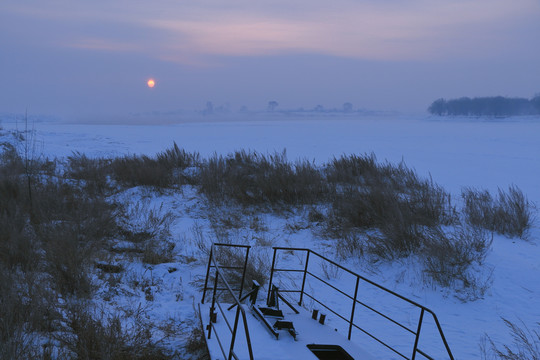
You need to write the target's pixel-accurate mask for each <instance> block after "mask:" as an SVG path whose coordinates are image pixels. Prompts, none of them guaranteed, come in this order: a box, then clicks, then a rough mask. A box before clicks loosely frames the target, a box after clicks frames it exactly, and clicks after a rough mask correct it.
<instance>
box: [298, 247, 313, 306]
mask: <svg viewBox="0 0 540 360" xmlns="http://www.w3.org/2000/svg"><path fill="white" fill-rule="evenodd" d="M306 251H307V255H306V266H305V268H304V278H303V279H302V289H301V290H300V301H298V305H300V306H302V299H303V298H304V286H305V285H306V275H307V269H308V263H309V254H310V253H311V250H309V249H307V250H306Z"/></svg>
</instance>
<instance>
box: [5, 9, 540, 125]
mask: <svg viewBox="0 0 540 360" xmlns="http://www.w3.org/2000/svg"><path fill="white" fill-rule="evenodd" d="M539 34H540V1H539V0H444V1H443V0H332V1H321V0H309V1H308V0H296V1H293V2H291V1H284V0H271V1H269V0H258V1H253V0H250V1H247V0H230V1H223V0H197V1H186V0H184V1H179V0H153V1H141V0H93V1H81V0H48V1H42V0H28V1H20V0H18V1H15V0H2V1H1V2H0V79H1V84H2V85H1V86H0V113H2V112H4V113H5V112H11V113H24V112H25V111H26V110H28V112H29V113H34V114H36V113H39V114H50V115H58V116H66V117H72V118H78V117H80V118H83V117H89V116H97V117H99V116H111V115H120V114H134V113H141V112H142V113H145V112H153V111H159V112H168V111H169V112H170V111H178V110H186V111H193V110H202V109H203V108H204V107H205V105H206V103H207V102H208V101H211V102H212V103H213V104H214V106H215V107H217V106H226V107H228V108H229V109H231V110H232V111H236V110H238V109H240V108H241V107H242V106H245V107H247V108H248V109H249V110H264V109H266V107H267V104H268V102H269V101H272V100H274V101H277V102H278V104H279V106H278V108H279V109H296V108H305V109H311V108H313V107H315V106H316V105H323V106H324V107H325V108H341V107H342V105H343V103H345V102H350V103H352V104H353V107H354V108H355V109H371V110H394V111H400V112H405V113H423V112H424V113H425V111H426V108H427V107H428V106H429V104H430V103H431V102H432V101H433V100H435V99H437V98H441V97H443V98H456V97H461V96H470V97H474V96H495V95H503V96H511V97H526V98H530V97H532V96H534V95H535V94H537V93H539V92H540V67H539V66H538V64H540V45H539V44H540V43H539V41H538V36H539ZM150 78H153V79H154V80H155V83H156V85H155V87H154V88H149V87H148V86H147V81H148V79H150Z"/></svg>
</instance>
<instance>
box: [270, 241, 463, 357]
mask: <svg viewBox="0 0 540 360" xmlns="http://www.w3.org/2000/svg"><path fill="white" fill-rule="evenodd" d="M273 249H274V256H273V259H272V270H271V272H270V281H269V284H268V289H269V290H268V297H270V289H272V281H273V280H274V273H275V272H299V273H302V286H301V289H299V290H290V289H280V292H287V293H300V299H299V301H298V304H299V305H300V306H301V305H302V301H303V299H304V296H307V297H309V298H310V299H312V300H313V301H315V302H316V303H318V304H319V305H320V306H323V307H324V308H326V309H327V310H328V311H330V312H332V313H333V314H334V315H336V316H338V317H339V318H341V319H342V320H344V321H346V322H347V323H348V324H349V328H348V339H349V340H350V339H351V336H352V330H353V328H355V329H358V330H360V331H361V332H362V333H364V334H366V335H367V336H369V337H370V338H372V339H374V340H376V341H377V342H378V343H380V344H382V345H384V346H385V347H386V348H388V349H390V350H392V351H393V352H394V353H396V354H397V355H399V356H401V357H402V358H404V359H407V360H415V359H416V355H417V354H420V355H422V356H424V357H425V358H426V359H430V360H433V357H431V356H430V355H428V354H427V353H426V352H424V351H422V350H421V349H420V348H419V347H418V345H419V340H420V331H421V330H422V324H423V322H424V315H425V314H426V313H428V314H430V315H431V316H432V317H433V320H434V322H435V324H436V326H437V329H438V331H439V335H440V337H441V340H442V342H443V343H444V346H445V348H446V352H447V354H448V356H449V357H450V359H451V360H454V356H453V355H452V351H451V350H450V347H449V345H448V342H447V341H446V338H445V336H444V333H443V331H442V328H441V325H440V323H439V320H438V318H437V316H436V315H435V313H434V312H433V311H431V310H430V309H428V308H426V307H425V306H423V305H420V304H418V303H416V302H415V301H412V300H410V299H408V298H406V297H404V296H402V295H400V294H398V293H396V292H394V291H392V290H389V289H387V288H385V287H383V286H381V285H379V284H377V283H375V282H373V281H371V280H369V279H366V278H365V277H363V276H361V275H359V274H357V273H355V272H353V271H351V270H349V269H347V268H345V267H343V266H341V265H339V264H338V263H336V262H334V261H332V260H330V259H328V258H326V257H325V256H323V255H320V254H318V253H316V252H314V251H312V250H310V249H305V248H288V247H274V248H273ZM278 251H303V252H306V258H305V266H304V269H303V270H302V269H286V268H283V269H276V267H275V266H276V256H277V252H278ZM310 255H314V256H317V257H319V258H320V259H321V260H323V261H326V262H328V263H330V264H332V265H333V266H336V267H338V268H339V269H341V270H343V271H345V272H347V273H349V274H351V275H352V276H354V277H355V278H356V285H355V288H354V295H353V296H351V295H350V294H347V293H346V292H344V291H342V290H340V289H338V288H337V287H335V286H333V285H332V284H330V283H329V282H327V281H325V280H324V279H322V278H321V277H319V276H317V275H316V274H314V273H313V272H311V271H309V267H308V266H309V260H310ZM308 276H310V277H313V278H314V279H316V280H318V281H320V282H322V283H323V284H325V285H327V286H328V287H330V288H332V289H333V290H335V291H337V292H339V293H341V294H342V295H344V296H346V297H347V298H349V299H350V300H352V306H351V312H350V317H348V318H347V317H345V316H344V315H342V314H339V313H337V312H336V311H334V310H333V309H332V308H330V307H329V306H327V305H326V304H324V303H323V302H322V301H320V300H319V299H317V298H316V297H315V296H314V295H312V294H309V293H308V292H306V290H305V284H306V279H307V277H308ZM360 282H365V283H367V284H370V285H372V286H375V287H376V288H378V289H380V290H382V291H384V292H386V293H388V294H390V295H392V296H394V297H396V298H398V299H400V300H402V301H404V302H406V303H408V304H410V305H412V306H413V307H415V308H417V309H419V311H420V314H419V318H418V319H419V320H418V325H417V328H416V330H413V329H409V328H408V327H407V326H405V325H403V324H401V323H400V322H398V321H396V320H394V319H392V318H391V317H390V316H388V315H386V314H383V313H382V312H380V311H378V310H376V309H374V308H373V307H371V306H369V305H367V304H365V303H364V302H362V301H360V300H359V299H358V288H359V285H360ZM357 305H360V306H363V307H364V308H366V309H368V310H369V311H371V312H373V313H375V314H377V315H379V316H381V317H383V318H384V319H386V320H388V321H390V322H391V323H393V324H394V325H396V326H398V327H400V328H402V329H404V330H405V331H407V332H409V333H411V334H413V335H414V345H413V349H412V355H411V357H410V358H409V357H407V356H406V355H404V354H403V353H401V352H400V351H398V350H396V349H395V348H394V347H392V346H391V345H389V344H387V343H385V342H384V341H383V340H381V339H379V338H378V337H376V336H375V335H373V334H371V333H370V332H368V331H367V330H366V329H364V328H362V327H360V326H358V325H357V324H355V323H354V316H355V311H356V308H357Z"/></svg>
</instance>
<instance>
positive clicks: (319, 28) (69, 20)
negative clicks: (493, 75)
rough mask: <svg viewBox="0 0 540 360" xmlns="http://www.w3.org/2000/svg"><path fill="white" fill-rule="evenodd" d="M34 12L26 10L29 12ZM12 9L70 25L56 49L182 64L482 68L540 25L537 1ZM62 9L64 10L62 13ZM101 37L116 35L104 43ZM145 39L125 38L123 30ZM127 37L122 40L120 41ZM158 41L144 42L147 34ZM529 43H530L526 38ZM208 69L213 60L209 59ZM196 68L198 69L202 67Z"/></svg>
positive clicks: (112, 4) (238, 3) (122, 4)
mask: <svg viewBox="0 0 540 360" xmlns="http://www.w3.org/2000/svg"><path fill="white" fill-rule="evenodd" d="M26 4H28V3H26ZM34 5H35V6H29V5H26V6H25V7H17V6H16V5H11V6H7V8H6V10H8V11H9V10H11V12H12V13H14V14H18V15H19V16H26V17H27V18H28V21H29V22H31V21H32V18H38V19H41V20H49V21H51V22H55V23H56V24H58V23H60V24H61V23H62V22H65V23H66V24H70V25H69V26H68V25H66V26H67V27H68V30H69V31H68V33H69V35H67V34H66V33H58V34H55V33H52V34H51V37H52V38H55V37H59V38H60V40H59V41H57V42H56V45H57V46H73V47H79V48H86V49H93V50H106V51H133V52H147V53H148V52H149V51H150V52H151V56H155V57H156V58H160V59H167V60H173V61H179V62H186V61H189V60H187V59H192V60H193V59H200V60H203V59H204V58H205V57H207V56H213V55H225V56H261V55H276V54H298V53H308V54H310V53H312V54H322V55H331V56H344V57H352V58H359V59H370V60H372V59H377V60H391V61H397V60H426V59H428V60H429V59H437V58H449V57H450V58H456V59H458V58H467V57H471V58H478V57H480V58H482V57H486V58H487V57H490V56H493V55H494V54H497V53H498V52H499V51H500V48H501V46H504V45H505V44H506V43H508V46H510V45H512V46H515V39H513V37H509V36H507V34H508V32H509V31H511V29H513V28H515V27H516V26H518V25H520V24H523V23H524V22H525V23H526V22H533V21H538V19H540V3H539V2H538V1H534V0H514V1H509V0H475V1H471V0H457V1H441V0H429V1H428V0H412V1H392V0H390V1H346V0H337V1H332V2H330V3H329V2H320V1H297V2H295V3H294V5H292V6H291V5H290V4H289V3H288V2H284V1H281V2H280V1H256V2H253V1H251V2H247V1H230V2H227V3H226V4H224V3H223V2H221V1H198V2H192V3H186V2H183V1H182V2H178V1H152V2H147V1H113V2H105V1H94V2H88V3H84V4H81V3H76V4H74V2H73V1H69V2H67V1H52V2H46V3H42V2H35V3H34ZM55 5H56V6H55ZM94 27H97V28H99V27H103V28H104V29H110V32H106V31H105V32H104V33H102V34H100V36H95V35H93V34H92V33H94V32H96V30H95V29H94ZM132 28H136V29H139V30H138V31H137V32H135V33H132V32H130V31H126V30H125V31H124V32H122V31H121V30H122V29H132ZM119 30H120V31H119ZM144 32H146V34H153V35H151V36H141V35H140V34H142V33H144ZM523 36H524V37H529V36H532V35H531V34H523ZM207 60H208V59H207ZM194 62H196V61H194Z"/></svg>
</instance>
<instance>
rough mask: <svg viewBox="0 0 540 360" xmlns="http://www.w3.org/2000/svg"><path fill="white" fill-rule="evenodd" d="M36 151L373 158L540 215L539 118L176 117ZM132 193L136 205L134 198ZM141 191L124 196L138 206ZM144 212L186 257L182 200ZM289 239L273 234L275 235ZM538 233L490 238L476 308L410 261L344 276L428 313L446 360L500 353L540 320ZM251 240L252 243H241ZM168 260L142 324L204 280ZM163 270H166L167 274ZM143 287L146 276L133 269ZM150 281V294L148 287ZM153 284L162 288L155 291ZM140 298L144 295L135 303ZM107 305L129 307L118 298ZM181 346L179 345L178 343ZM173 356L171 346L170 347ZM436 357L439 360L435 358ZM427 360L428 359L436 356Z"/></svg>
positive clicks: (196, 219) (60, 140)
mask: <svg viewBox="0 0 540 360" xmlns="http://www.w3.org/2000/svg"><path fill="white" fill-rule="evenodd" d="M0 119H1V122H0V126H2V127H3V128H4V129H15V128H18V129H19V130H22V129H24V123H23V122H21V121H20V120H19V121H15V120H14V119H13V118H12V117H0ZM29 127H31V128H34V129H35V131H36V136H35V140H36V142H35V143H36V145H37V149H38V152H40V153H43V154H45V155H46V156H50V157H55V156H57V157H65V156H69V155H71V154H72V153H73V152H81V153H86V154H87V155H89V156H115V155H122V154H147V155H153V154H155V153H156V152H159V151H162V150H164V149H166V148H168V147H170V146H171V145H172V143H173V141H174V142H176V143H177V144H178V145H179V146H180V147H181V148H184V149H186V150H188V151H198V152H200V153H201V155H203V156H208V155H211V154H212V153H214V152H217V153H222V154H226V153H229V152H231V151H234V150H239V149H251V150H257V151H260V152H263V153H267V152H274V151H279V152H281V151H282V150H283V149H286V151H287V156H288V158H289V159H290V160H295V159H298V158H305V159H309V160H314V161H315V162H316V163H323V162H326V161H328V160H329V159H331V158H332V157H334V156H336V157H337V156H340V155H342V154H364V153H371V152H373V153H374V154H375V155H376V156H377V158H378V159H379V160H388V161H391V162H399V161H401V160H404V161H405V163H406V164H407V165H408V166H409V167H412V168H414V169H416V170H417V172H418V173H419V175H421V176H432V178H433V180H434V181H435V182H437V183H439V184H441V185H442V186H444V187H445V188H446V189H447V190H449V191H450V192H452V193H453V194H454V195H455V199H458V196H459V193H460V190H461V188H462V187H464V186H472V187H477V188H485V189H489V190H491V191H496V190H497V188H498V187H500V188H503V189H506V188H508V186H509V185H512V184H514V185H517V186H518V187H519V188H521V189H522V190H523V192H524V193H525V194H526V195H527V197H528V198H529V200H531V201H532V202H534V203H536V204H540V186H539V185H538V184H539V182H538V179H539V178H540V118H519V119H493V120H485V119H464V118H463V119H462V118H457V119H447V118H442V119H441V118H431V117H405V116H378V117H352V116H346V117H331V118H325V117H321V116H319V117H316V116H313V117H302V118H300V117H294V116H292V117H287V116H279V117H277V116H276V117H264V118H258V119H254V120H253V119H251V118H249V117H247V116H242V117H238V118H234V117H229V118H208V117H207V118H201V117H193V118H189V117H186V118H184V119H182V120H181V121H179V122H178V123H175V124H170V123H169V124H155V125H149V124H146V125H132V126H129V125H119V124H117V125H114V124H111V125H103V124H100V125H92V124H85V125H82V124H69V123H62V122H59V121H42V122H40V121H35V122H32V123H31V124H29ZM141 194H142V195H141ZM143 195H144V191H142V190H141V191H140V192H139V193H137V194H132V195H130V194H125V196H126V197H129V196H137V197H144V196H143ZM147 197H148V198H149V201H150V202H151V204H153V206H160V204H163V209H165V210H166V211H172V212H173V213H174V214H175V216H176V217H175V220H174V222H173V223H172V226H171V230H172V234H173V235H172V241H176V242H178V244H179V246H178V247H177V249H178V251H179V256H180V255H181V256H182V259H186V258H187V257H189V256H197V254H198V252H197V250H196V249H194V248H193V246H194V245H193V243H192V241H188V239H191V238H193V233H194V231H193V229H194V228H193V227H194V225H196V226H199V225H200V226H203V227H204V226H207V221H206V219H205V218H204V217H203V216H202V215H201V213H200V212H199V211H198V209H200V206H202V205H200V204H199V203H198V200H197V198H196V196H195V193H194V192H193V191H190V189H186V190H185V191H184V193H183V194H169V195H167V194H162V195H159V196H157V195H155V194H151V195H148V196H147ZM260 218H261V219H262V222H263V224H264V227H265V228H266V230H263V231H262V235H261V234H260V233H259V235H258V236H263V237H265V238H266V240H271V242H272V244H273V245H293V246H304V247H308V246H309V247H311V248H313V249H315V250H316V251H318V252H326V253H328V254H329V256H331V255H332V250H331V249H330V250H329V247H328V244H326V243H325V242H324V241H322V240H319V239H317V237H316V236H314V235H313V234H312V232H311V231H310V230H309V229H302V227H301V226H300V225H301V224H298V222H301V220H300V218H295V217H294V216H292V217H291V218H288V219H285V218H279V217H276V216H273V215H261V216H260ZM286 224H292V225H299V226H296V228H298V229H299V230H298V231H296V232H284V230H283V229H284V225H286ZM538 226H539V225H538V222H536V223H535V226H534V228H533V229H532V230H531V232H530V235H529V239H528V241H524V240H520V239H508V238H505V237H502V236H498V235H495V237H494V242H493V250H492V252H491V253H490V254H489V255H488V257H487V261H486V262H487V263H486V269H492V271H493V273H492V279H493V284H492V286H491V288H490V289H489V290H488V291H487V293H486V295H485V296H484V298H483V299H480V300H476V301H474V302H463V301H461V300H459V299H458V298H457V297H455V296H453V294H452V293H451V292H450V291H448V290H441V289H433V288H430V287H426V286H424V285H422V284H421V282H419V281H418V278H419V276H420V275H419V274H418V273H417V270H415V265H414V261H408V260H404V261H400V262H396V263H392V264H383V265H381V266H379V267H378V268H377V269H376V270H374V269H373V268H371V267H370V268H364V265H363V264H362V263H361V262H358V263H350V264H348V266H352V267H354V270H355V271H357V272H359V273H361V274H366V276H367V277H369V278H371V279H373V280H374V281H377V282H379V283H381V284H383V285H384V286H386V287H388V288H390V289H392V290H395V291H397V292H399V293H401V294H403V295H405V296H408V297H410V298H412V299H413V300H415V301H417V302H419V303H421V304H423V305H425V306H427V307H428V308H430V309H432V310H433V311H435V313H436V314H437V315H438V317H439V320H440V321H441V323H442V327H443V329H444V331H445V334H446V336H447V339H448V342H449V344H450V346H451V348H452V350H453V352H454V355H455V357H456V358H457V359H473V358H479V357H480V347H479V344H480V341H481V338H482V337H483V336H484V335H485V334H487V335H489V336H490V337H491V338H492V339H493V340H494V341H496V342H501V343H511V337H510V335H509V334H508V332H507V329H506V327H505V326H504V323H503V321H502V320H501V317H504V318H507V319H509V320H512V321H520V320H521V321H523V322H524V323H525V324H526V325H528V326H529V327H531V328H533V327H534V324H535V323H536V322H538V321H539V320H540V281H538V279H539V278H540V247H539V246H538V244H539V243H540V242H539V239H540V229H539V227H538ZM239 236H251V237H253V234H240V235H239ZM205 260H206V259H202V260H201V261H195V262H189V261H180V260H179V261H178V262H177V263H175V264H172V265H171V264H169V265H167V264H164V265H160V266H157V267H156V268H154V269H152V270H151V271H152V275H151V277H152V283H151V284H150V285H149V286H154V285H155V287H156V289H157V288H159V291H157V290H156V291H155V294H154V299H153V301H152V302H151V304H148V306H149V307H150V308H151V311H150V313H152V314H154V315H153V316H156V317H161V318H163V319H172V321H174V320H175V319H179V320H181V319H185V318H186V316H187V315H186V314H187V313H190V314H191V313H192V312H193V304H194V303H196V302H198V301H200V297H199V296H200V295H199V293H198V290H197V289H195V288H194V287H193V286H192V285H191V283H192V281H193V279H194V278H195V277H196V276H198V275H201V274H202V273H203V272H204V261H205ZM171 266H174V268H175V269H176V270H175V271H172V272H171V271H170V267H171ZM136 271H139V272H141V274H140V276H141V278H144V277H145V276H146V275H147V274H142V273H143V272H145V271H146V272H148V271H147V269H143V268H137V269H136ZM154 279H155V283H156V284H154ZM158 283H161V284H162V286H158V285H157V284H158ZM142 298H144V296H142ZM116 299H117V301H119V302H122V301H124V302H125V306H128V305H130V303H131V305H133V300H132V299H131V300H130V298H128V297H126V298H124V299H123V300H122V298H121V297H116ZM177 341H178V342H181V341H182V339H178V340H177ZM171 345H174V344H171ZM441 354H442V353H441ZM436 358H438V355H437V356H436Z"/></svg>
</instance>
